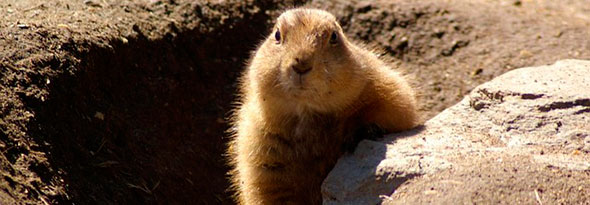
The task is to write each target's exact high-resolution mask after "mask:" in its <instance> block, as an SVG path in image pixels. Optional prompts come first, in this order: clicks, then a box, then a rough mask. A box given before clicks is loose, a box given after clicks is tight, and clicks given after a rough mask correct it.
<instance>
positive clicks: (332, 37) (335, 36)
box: [330, 31, 338, 44]
mask: <svg viewBox="0 0 590 205" xmlns="http://www.w3.org/2000/svg"><path fill="white" fill-rule="evenodd" d="M336 43H338V34H336V31H334V32H332V35H330V44H336Z"/></svg>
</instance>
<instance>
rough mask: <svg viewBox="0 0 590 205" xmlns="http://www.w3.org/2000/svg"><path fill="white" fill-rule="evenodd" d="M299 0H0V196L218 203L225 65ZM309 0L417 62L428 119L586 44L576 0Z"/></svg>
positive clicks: (5, 199) (360, 35)
mask: <svg viewBox="0 0 590 205" xmlns="http://www.w3.org/2000/svg"><path fill="white" fill-rule="evenodd" d="M216 2H217V1H216ZM277 2H281V3H277ZM566 2H567V3H566ZM302 3H303V2H300V1H286V2H285V1H238V0H232V1H224V2H219V3H214V2H213V1H199V2H192V1H188V0H167V1H160V0H150V1H147V0H145V1H128V0H123V1H114V0H87V1H66V0H55V1H50V2H43V3H40V2H38V1H33V0H6V1H2V2H0V13H1V14H3V15H2V17H0V19H1V20H0V69H1V70H2V73H1V74H0V129H1V131H2V132H1V133H0V152H1V153H2V154H1V155H0V163H1V166H0V174H1V175H2V176H1V177H2V179H1V180H0V204H12V203H22V204H70V203H76V204H96V203H99V204H136V203H150V204H151V203H191V204H231V203H232V201H231V199H230V198H231V197H230V195H231V193H228V192H227V191H226V188H227V185H228V183H227V180H226V171H227V169H228V168H227V167H226V165H225V162H224V156H223V153H224V149H225V143H226V141H227V137H226V134H225V130H226V129H227V128H228V125H227V123H226V120H225V118H226V117H227V113H228V112H229V110H230V109H231V108H232V104H231V102H232V101H233V99H234V93H235V87H236V81H235V79H236V77H237V76H238V75H239V73H240V72H241V70H242V69H243V65H244V64H245V62H246V60H247V59H248V57H249V55H250V52H251V51H252V50H253V49H255V48H256V45H257V43H258V42H259V41H260V40H261V39H262V38H263V37H264V36H265V35H266V34H267V33H268V32H269V26H270V25H271V24H272V19H273V18H274V17H276V16H277V15H278V14H279V13H280V11H281V10H282V9H284V8H287V7H293V5H301V4H302ZM311 5H313V6H314V7H319V8H325V9H328V10H330V11H332V12H333V13H334V14H335V15H336V16H338V17H339V19H340V21H341V23H342V25H343V27H344V29H345V30H346V32H347V33H348V35H349V37H350V38H352V39H355V40H358V41H363V42H371V44H372V45H374V46H375V47H376V48H379V49H381V50H382V51H383V52H382V53H383V55H391V56H392V57H394V58H395V59H396V63H397V64H398V65H399V66H400V67H402V68H404V69H405V70H407V72H408V73H409V74H410V75H412V76H414V78H415V80H414V81H413V82H414V83H415V86H416V87H417V89H418V91H419V93H420V95H419V99H420V101H421V103H422V105H421V110H422V111H423V113H424V115H425V119H428V118H430V117H432V116H434V115H436V113H438V112H440V111H441V110H443V109H444V108H446V107H448V106H450V105H452V104H454V103H456V102H457V101H458V100H460V99H461V98H462V97H463V96H464V95H465V94H466V93H468V92H469V91H470V90H471V89H472V88H473V87H475V86H476V85H478V84H480V83H483V82H485V81H488V80H490V79H491V78H493V77H495V76H497V75H499V74H501V73H504V72H506V71H508V70H511V69H514V68H518V67H524V66H532V65H541V64H549V63H552V62H554V61H555V60H557V59H564V58H578V59H590V38H588V35H589V33H590V30H589V29H588V28H590V27H589V26H590V5H589V4H587V3H586V4H585V3H584V1H574V0H568V1H559V3H556V2H555V1H550V0H545V1H524V0H523V1H487V0H480V1H467V0H457V1H432V2H430V1H428V2H414V1H400V0H398V1H370V2H368V3H367V2H357V1H336V0H333V1H316V2H311ZM525 169H526V168H525ZM486 171H487V170H483V172H486ZM492 171H493V170H489V172H492ZM523 173H527V172H526V171H525V172H523ZM466 177H469V176H466ZM546 183H561V182H552V181H546ZM503 188H505V189H518V188H519V187H518V185H515V186H514V187H503ZM515 197H516V196H515Z"/></svg>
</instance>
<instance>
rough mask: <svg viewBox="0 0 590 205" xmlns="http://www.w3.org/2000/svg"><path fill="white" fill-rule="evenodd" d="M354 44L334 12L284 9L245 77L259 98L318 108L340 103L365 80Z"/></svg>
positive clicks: (353, 94) (347, 100)
mask: <svg viewBox="0 0 590 205" xmlns="http://www.w3.org/2000/svg"><path fill="white" fill-rule="evenodd" d="M352 47H353V46H352V45H351V44H350V43H349V41H348V40H347V39H346V37H345V36H344V33H343V32H342V28H341V27H340V25H338V23H337V22H336V18H335V17H334V16H333V15H332V14H330V13H328V12H326V11H322V10H317V9H302V8H299V9H292V10H288V11H286V12H284V13H283V14H281V16H279V18H278V19H277V22H276V24H275V26H274V28H273V30H272V32H271V34H270V35H269V36H268V37H267V39H266V40H265V41H264V42H263V44H262V45H261V46H260V48H259V49H258V51H257V53H256V54H255V56H254V58H253V59H252V62H251V66H250V69H251V70H250V71H249V72H250V73H249V75H250V76H249V78H250V79H252V80H254V81H253V82H255V85H254V86H257V88H258V90H259V91H260V93H261V94H262V95H263V98H264V97H265V96H270V97H273V98H277V99H279V100H284V101H285V102H286V103H289V104H294V105H296V106H302V107H307V108H311V109H314V110H316V111H320V112H329V111H335V110H337V109H344V108H345V107H346V106H347V105H349V104H350V103H351V102H352V101H353V100H355V99H356V98H357V97H358V95H359V93H360V92H361V90H362V89H363V87H364V84H365V80H364V78H363V77H362V76H364V75H362V74H361V72H362V69H363V67H364V66H363V65H360V64H359V63H358V60H357V59H355V58H358V55H354V51H352V50H351V49H353V48H352Z"/></svg>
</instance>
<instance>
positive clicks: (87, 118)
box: [29, 14, 268, 204]
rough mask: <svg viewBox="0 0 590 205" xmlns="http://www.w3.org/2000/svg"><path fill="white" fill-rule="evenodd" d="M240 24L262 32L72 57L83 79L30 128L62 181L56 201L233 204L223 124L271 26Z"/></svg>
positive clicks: (225, 31) (140, 44) (61, 86)
mask: <svg viewBox="0 0 590 205" xmlns="http://www.w3.org/2000/svg"><path fill="white" fill-rule="evenodd" d="M246 18H251V19H252V21H253V22H263V23H256V24H253V23H246V22H242V23H238V24H236V25H232V27H229V28H221V29H220V30H218V31H217V32H212V33H211V34H206V35H203V34H200V33H198V32H197V31H187V32H180V33H178V34H177V36H172V35H168V36H165V37H164V38H163V39H159V40H156V41H152V40H148V39H147V38H145V37H143V36H142V35H141V34H140V35H139V37H138V38H136V39H129V40H128V42H123V41H117V42H111V43H109V44H110V46H112V48H105V47H99V46H96V45H90V46H89V47H90V50H89V51H88V52H86V53H81V54H79V55H81V56H82V57H81V59H82V62H81V67H80V72H77V73H75V74H73V75H70V76H67V77H62V78H60V79H58V80H57V81H56V82H52V85H53V87H52V88H51V96H50V99H48V101H46V102H45V103H44V104H43V105H42V106H41V107H40V108H38V109H36V110H35V112H36V115H37V118H36V119H35V120H36V122H35V123H31V124H32V125H33V126H32V127H30V128H29V130H31V132H32V133H33V134H32V135H33V136H42V138H44V139H45V140H46V141H47V143H48V144H49V146H48V147H49V148H48V150H47V151H48V152H49V153H50V156H49V157H50V160H51V164H52V166H53V167H54V168H55V169H56V170H59V172H60V174H61V175H62V176H63V178H64V180H66V181H65V184H66V193H67V194H68V196H65V197H64V198H62V199H59V200H58V201H62V203H69V202H75V203H82V204H87V203H90V204H92V203H98V204H134V203H156V202H157V203H162V202H165V203H182V202H190V203H194V204H220V203H231V200H230V199H229V194H228V193H226V192H225V190H226V188H227V186H228V182H227V181H226V179H225V177H226V176H225V173H226V171H227V170H228V167H226V166H225V163H224V158H223V152H224V149H225V142H226V141H227V137H224V136H225V134H224V130H226V129H227V128H228V127H227V124H226V122H225V119H224V117H226V115H227V112H228V111H229V109H230V108H231V104H230V103H231V102H232V100H233V98H234V96H233V95H234V89H235V86H236V81H235V80H236V78H237V77H238V75H239V71H241V70H242V68H243V65H244V60H245V59H247V58H248V56H249V51H250V50H252V49H253V48H255V44H256V43H257V42H258V40H259V39H260V37H261V35H262V34H261V31H265V30H266V29H267V28H266V27H267V24H265V23H264V22H266V20H267V18H268V17H266V16H265V15H264V14H261V15H258V16H252V17H246ZM244 33H251V34H253V35H244ZM71 46H72V48H71V49H72V50H75V46H78V45H76V44H72V45H71ZM66 49H68V48H66Z"/></svg>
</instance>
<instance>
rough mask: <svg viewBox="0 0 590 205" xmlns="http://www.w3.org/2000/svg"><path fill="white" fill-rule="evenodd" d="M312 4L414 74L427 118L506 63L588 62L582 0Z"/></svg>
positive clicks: (587, 18)
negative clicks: (564, 1)
mask: <svg viewBox="0 0 590 205" xmlns="http://www.w3.org/2000/svg"><path fill="white" fill-rule="evenodd" d="M568 3H569V4H566V3H556V2H554V1H508V0H502V1H466V0H459V1H406V0H396V1H385V0H383V1H343V0H340V1H314V2H313V5H314V6H316V7H320V8H324V9H327V10H329V11H331V12H333V13H334V14H336V16H338V17H340V21H341V22H342V24H343V27H344V29H345V30H346V32H347V33H348V35H349V36H353V37H356V38H357V39H361V40H363V41H368V42H371V43H372V44H375V45H376V46H377V47H378V48H380V49H383V50H385V51H386V52H385V54H387V55H392V56H393V57H394V58H396V59H397V60H398V63H399V64H400V66H401V67H402V68H405V69H407V70H408V72H409V73H410V74H412V75H413V76H415V77H416V80H415V81H416V87H417V88H418V90H419V92H420V95H419V101H420V102H421V103H422V111H423V113H424V114H425V115H426V119H429V118H431V117H433V116H434V115H436V114H437V113H439V112H440V111H442V110H444V109H445V108H447V107H449V106H451V105H453V104H455V103H456V102H458V101H459V100H460V99H461V98H463V96H464V95H466V94H467V93H469V91H471V90H472V89H473V88H474V87H475V86H477V85H479V84H481V83H483V82H486V81H489V80H491V79H492V78H493V77H495V76H498V75H500V74H502V73H504V72H506V71H509V70H512V69H514V68H519V67H526V66H534V65H544V64H549V63H553V62H555V61H556V60H559V59H566V58H578V59H590V39H589V38H587V36H588V33H589V32H590V31H588V29H587V28H588V26H590V15H589V14H588V10H590V6H589V5H588V4H584V2H583V1H575V0H571V1H568Z"/></svg>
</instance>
